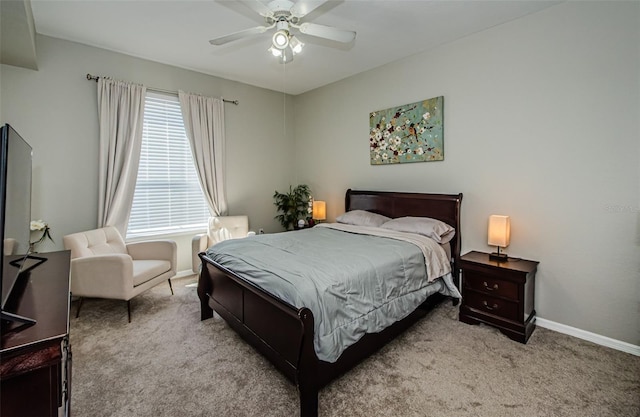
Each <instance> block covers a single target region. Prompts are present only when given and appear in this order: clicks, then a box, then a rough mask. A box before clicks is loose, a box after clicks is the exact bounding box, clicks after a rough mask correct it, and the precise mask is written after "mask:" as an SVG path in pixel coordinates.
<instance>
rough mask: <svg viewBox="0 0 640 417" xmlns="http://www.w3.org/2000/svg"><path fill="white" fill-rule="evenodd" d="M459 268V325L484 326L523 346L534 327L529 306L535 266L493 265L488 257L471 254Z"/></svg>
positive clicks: (510, 262)
mask: <svg viewBox="0 0 640 417" xmlns="http://www.w3.org/2000/svg"><path fill="white" fill-rule="evenodd" d="M460 267H461V268H462V304H461V305H460V315H459V319H460V321H462V322H465V323H468V324H479V323H485V324H487V325H490V326H493V327H496V328H498V329H499V330H500V331H501V332H502V333H504V334H505V335H507V336H508V337H509V338H511V339H513V340H515V341H518V342H520V343H527V340H529V336H531V333H533V330H534V329H535V327H536V324H535V317H536V311H535V309H534V304H533V303H534V288H535V278H536V269H537V267H538V262H536V261H527V260H524V259H519V258H509V260H508V261H507V262H496V261H491V260H489V254H488V253H484V252H475V251H473V252H469V253H467V254H465V255H463V256H462V257H461V258H460Z"/></svg>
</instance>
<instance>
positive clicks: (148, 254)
mask: <svg viewBox="0 0 640 417" xmlns="http://www.w3.org/2000/svg"><path fill="white" fill-rule="evenodd" d="M177 248H178V246H177V245H176V242H174V241H173V240H148V241H145V242H134V243H128V244H127V252H129V255H131V257H132V258H133V259H135V260H143V259H162V260H167V261H169V262H171V269H174V270H175V268H176V264H177V256H178V255H177V252H178V250H177Z"/></svg>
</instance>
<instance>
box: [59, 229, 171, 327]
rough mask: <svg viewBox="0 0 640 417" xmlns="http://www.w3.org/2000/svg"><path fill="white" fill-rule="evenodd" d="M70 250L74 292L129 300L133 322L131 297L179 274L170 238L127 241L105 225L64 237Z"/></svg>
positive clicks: (84, 295) (78, 312) (88, 295)
mask: <svg viewBox="0 0 640 417" xmlns="http://www.w3.org/2000/svg"><path fill="white" fill-rule="evenodd" d="M63 241H64V247H65V249H70V250H71V294H72V295H73V296H78V297H80V304H79V305H78V310H77V313H76V317H78V316H79V315H80V308H81V307H82V301H83V298H84V297H94V298H111V299H116V300H124V301H126V302H127V312H128V315H129V322H131V302H130V301H131V299H132V298H133V297H135V296H136V295H138V294H140V293H142V292H143V291H146V290H148V289H150V288H152V287H154V286H156V285H158V284H160V283H161V282H163V281H167V282H168V283H169V288H170V289H171V294H173V288H172V286H171V280H170V279H171V277H173V276H175V275H176V263H177V262H176V259H177V249H176V243H175V242H174V241H171V240H155V241H147V242H136V243H129V244H126V243H125V241H124V239H123V238H122V236H121V235H120V233H119V232H118V230H117V229H116V228H115V227H103V228H101V229H95V230H89V231H87V232H79V233H74V234H71V235H67V236H64V238H63Z"/></svg>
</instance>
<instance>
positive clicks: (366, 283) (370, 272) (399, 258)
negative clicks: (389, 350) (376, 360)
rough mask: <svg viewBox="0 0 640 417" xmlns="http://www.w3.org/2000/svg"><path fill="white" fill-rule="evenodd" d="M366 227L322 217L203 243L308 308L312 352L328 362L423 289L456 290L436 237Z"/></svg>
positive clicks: (412, 303)
mask: <svg viewBox="0 0 640 417" xmlns="http://www.w3.org/2000/svg"><path fill="white" fill-rule="evenodd" d="M352 227H355V226H352ZM338 228H341V225H340V226H339V227H338ZM356 228H357V227H356ZM367 229H378V228H367ZM369 233H373V234H375V233H377V230H372V231H362V232H360V231H358V232H354V231H345V230H337V229H334V228H332V226H331V225H328V227H327V226H324V227H315V228H312V229H304V230H300V231H294V232H286V233H276V234H266V235H258V236H252V237H248V238H243V239H232V240H227V241H223V242H220V243H218V244H216V245H214V246H212V247H210V248H209V249H208V250H207V255H208V256H209V257H210V258H211V259H213V260H214V261H216V262H218V263H219V264H221V265H223V266H225V267H227V268H229V269H230V270H232V271H234V272H236V273H237V274H239V275H240V276H242V277H243V278H245V279H246V280H248V281H250V282H252V283H254V284H256V285H258V286H259V287H261V288H263V289H264V290H266V291H267V292H269V293H271V294H273V295H275V296H277V297H279V298H280V299H282V300H284V301H286V302H287V303H289V304H291V305H293V306H295V307H298V308H300V307H307V308H309V309H310V310H311V311H312V313H313V317H314V320H315V323H314V324H315V329H314V330H315V339H314V348H315V351H316V355H317V356H318V359H320V360H323V361H326V362H335V361H336V360H337V359H338V358H339V357H340V355H341V354H342V352H343V351H344V349H346V348H347V347H349V346H351V345H352V344H354V343H355V342H357V341H358V340H359V339H360V338H361V337H362V336H363V335H364V334H365V333H375V332H379V331H381V330H382V329H384V328H386V327H388V326H389V325H391V324H393V323H394V322H396V321H398V320H400V319H402V318H404V317H406V316H407V315H408V314H409V313H411V312H412V311H413V310H415V309H416V308H417V306H419V305H420V304H421V303H422V302H423V301H424V300H425V299H426V298H427V297H428V296H429V295H431V294H433V293H435V292H441V293H443V294H446V295H450V296H453V297H457V298H459V297H460V293H459V292H458V291H457V289H456V288H455V286H454V285H453V282H452V280H451V273H450V265H449V262H448V261H447V257H446V255H445V254H444V250H443V249H442V248H441V247H440V246H439V245H438V244H437V243H436V242H434V241H433V240H431V239H429V238H426V237H423V236H420V235H412V237H411V239H410V240H416V242H421V244H422V247H419V246H417V245H419V244H420V243H416V242H413V243H410V242H407V241H404V240H399V239H400V238H398V237H395V238H392V237H380V236H373V235H370V234H369ZM403 235H406V233H403ZM415 236H417V237H415ZM425 248H426V251H425ZM427 254H428V255H429V257H430V259H427V258H425V255H427ZM443 259H444V260H445V262H444V265H443V262H442V260H443ZM427 265H429V266H428V267H427ZM428 270H435V271H442V272H443V275H442V276H441V277H440V279H436V278H438V277H437V276H427V271H428ZM429 281H432V282H429Z"/></svg>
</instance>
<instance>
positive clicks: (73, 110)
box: [0, 36, 294, 270]
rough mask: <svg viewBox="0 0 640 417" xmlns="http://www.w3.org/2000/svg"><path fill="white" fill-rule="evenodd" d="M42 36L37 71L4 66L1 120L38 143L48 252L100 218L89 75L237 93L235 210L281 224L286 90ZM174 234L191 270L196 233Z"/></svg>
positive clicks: (230, 138)
mask: <svg viewBox="0 0 640 417" xmlns="http://www.w3.org/2000/svg"><path fill="white" fill-rule="evenodd" d="M37 41H38V43H37V47H38V67H39V70H38V71H33V70H28V69H24V68H18V67H13V66H9V65H2V66H0V91H1V95H0V106H1V107H0V108H1V109H2V113H1V114H2V120H0V122H2V123H10V124H11V125H12V126H13V127H14V128H15V129H16V130H17V131H18V132H19V133H20V134H21V135H22V136H23V137H24V138H25V139H26V140H27V141H28V142H29V143H30V144H31V145H32V147H33V148H34V157H33V175H34V178H33V208H32V217H33V218H42V219H44V220H45V221H47V222H48V223H49V224H50V226H51V227H52V233H53V237H54V239H55V241H56V243H55V244H51V243H48V244H47V245H44V246H43V247H42V250H53V249H56V248H57V249H62V236H64V235H65V234H68V233H71V232H76V231H80V230H86V229H91V228H94V227H96V224H97V217H98V215H97V210H98V209H97V200H98V197H97V180H98V166H97V162H98V118H97V104H96V103H97V98H96V97H97V95H96V83H95V82H89V81H87V80H86V79H85V76H86V74H87V73H91V74H94V75H106V76H110V77H112V78H115V79H120V80H125V81H132V82H138V83H142V84H145V85H147V86H149V87H156V88H161V89H165V90H172V91H177V90H178V89H182V90H185V91H189V92H194V93H199V94H203V95H210V96H215V97H219V96H223V97H226V98H229V99H237V100H239V101H240V105H239V106H234V105H232V104H227V105H226V107H225V118H226V133H227V171H228V176H227V190H228V192H227V196H228V201H229V211H230V214H248V215H249V218H250V222H251V227H252V228H255V229H256V230H257V229H258V228H264V229H265V230H266V231H275V230H279V229H280V226H279V225H278V223H277V222H276V221H275V220H274V219H273V217H274V216H275V215H276V213H275V207H274V206H273V199H272V195H273V192H274V190H276V189H280V190H282V189H285V188H287V187H288V186H289V184H290V182H291V180H292V178H291V177H292V174H293V167H292V166H291V163H290V161H291V160H292V159H293V152H294V146H293V126H292V125H291V126H290V127H289V128H288V129H287V130H286V132H287V136H286V137H285V135H284V134H283V132H284V125H283V120H284V118H283V108H284V106H283V101H284V95H283V94H282V93H277V92H274V91H270V90H265V89H260V88H256V87H252V86H249V85H246V84H241V83H237V82H233V81H228V80H224V79H221V78H216V77H212V76H209V75H204V74H200V73H197V72H193V71H188V70H184V69H179V68H176V67H171V66H168V65H163V64H158V63H154V62H150V61H146V60H142V59H137V58H133V57H130V56H127V55H122V54H118V53H113V52H109V51H106V50H102V49H98V48H93V47H89V46H84V45H80V44H77V43H73V42H68V41H64V40H60V39H55V38H49V37H44V36H39V37H38V39H37ZM287 104H288V105H289V110H288V111H289V113H291V111H292V110H291V107H290V106H291V100H290V99H288V100H287ZM265 172H268V175H265ZM176 239H177V240H178V242H179V244H180V253H181V256H180V258H179V264H180V265H179V268H178V269H180V270H182V269H190V268H191V262H190V261H191V258H190V255H189V256H184V254H187V253H189V248H188V245H190V236H187V237H182V238H176ZM185 245H186V246H187V247H185Z"/></svg>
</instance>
